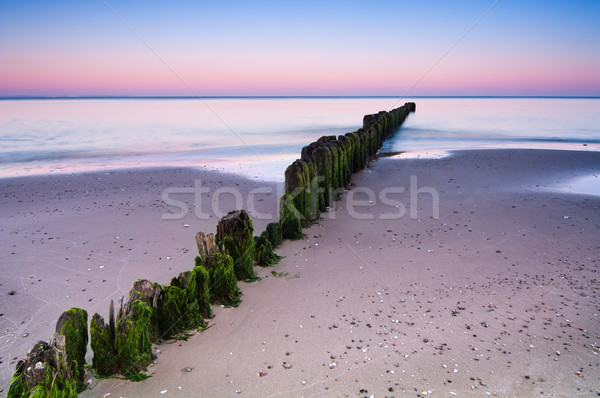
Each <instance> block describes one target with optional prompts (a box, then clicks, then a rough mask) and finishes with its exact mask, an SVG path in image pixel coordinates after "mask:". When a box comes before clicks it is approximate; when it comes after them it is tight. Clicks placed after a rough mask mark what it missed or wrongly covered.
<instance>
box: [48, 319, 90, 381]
mask: <svg viewBox="0 0 600 398" xmlns="http://www.w3.org/2000/svg"><path fill="white" fill-rule="evenodd" d="M55 331H56V334H59V335H63V336H65V351H66V354H67V365H68V369H69V371H70V373H71V376H72V377H73V379H74V380H76V381H77V384H78V389H79V390H82V389H83V388H84V384H83V379H84V376H85V353H86V350H87V344H88V314H87V311H86V310H84V309H81V308H71V309H69V310H67V311H65V312H63V313H62V314H61V316H60V317H59V318H58V321H57V322H56V330H55Z"/></svg>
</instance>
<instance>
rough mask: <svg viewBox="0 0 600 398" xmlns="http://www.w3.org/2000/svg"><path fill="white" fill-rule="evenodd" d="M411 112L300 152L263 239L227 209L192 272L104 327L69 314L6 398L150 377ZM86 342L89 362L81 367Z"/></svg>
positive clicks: (147, 285)
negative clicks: (165, 353) (170, 349)
mask: <svg viewBox="0 0 600 398" xmlns="http://www.w3.org/2000/svg"><path fill="white" fill-rule="evenodd" d="M414 111H415V104H414V103H406V104H405V105H403V106H402V107H400V108H397V109H394V110H392V111H390V112H386V111H382V112H379V113H377V114H372V115H365V116H364V118H363V127H362V128H361V129H359V130H357V131H355V132H351V133H347V134H345V135H340V136H338V137H335V136H325V137H321V138H320V139H319V140H317V141H316V142H314V143H311V144H310V145H308V146H306V147H304V148H303V149H302V151H301V158H300V159H298V160H296V161H295V162H293V163H292V164H291V165H290V166H289V167H288V168H287V169H286V171H285V193H284V195H283V196H282V197H281V198H280V203H281V207H280V217H279V220H278V221H275V222H272V223H270V224H268V225H267V227H266V229H265V231H263V232H262V233H261V235H260V236H253V232H254V229H253V225H252V220H251V219H250V217H249V216H248V214H247V213H246V211H245V210H233V211H231V212H230V213H228V214H227V215H225V216H224V217H222V218H221V220H220V221H219V223H218V225H217V229H216V233H215V234H212V233H209V234H205V233H202V232H199V233H198V234H197V235H196V243H197V245H198V252H199V256H198V257H196V259H195V263H194V265H193V268H192V269H191V270H189V271H185V272H182V273H180V274H179V275H178V276H175V277H173V278H172V280H171V281H170V283H169V284H168V285H160V284H158V283H153V282H150V281H148V280H145V279H142V280H137V281H136V282H135V283H134V285H133V287H132V289H131V290H130V292H129V294H128V296H127V298H122V299H121V301H120V302H119V303H118V304H117V305H116V306H115V303H113V302H112V301H111V303H110V306H109V316H108V319H106V320H105V319H104V318H103V317H101V316H100V315H99V314H94V315H93V316H92V317H91V319H90V320H89V322H88V313H87V311H86V310H85V309H82V308H71V309H69V310H67V311H65V312H64V313H63V314H62V315H61V316H60V317H59V319H58V321H57V323H56V329H55V333H54V335H53V337H52V339H50V340H49V341H47V342H46V341H40V342H38V343H36V344H35V345H34V347H33V348H32V349H31V350H30V352H29V353H28V354H27V357H26V358H25V359H23V360H20V361H19V362H18V363H17V365H16V369H15V373H14V374H13V378H12V381H11V384H10V387H9V391H8V394H7V396H8V397H10V398H13V397H29V396H61V397H76V396H77V392H79V391H82V390H83V389H85V388H86V387H87V386H86V383H85V378H86V370H87V369H91V371H92V373H93V374H95V375H97V376H100V377H107V376H112V375H122V376H124V377H126V378H129V379H132V380H138V381H139V380H142V379H144V378H146V377H148V376H147V375H146V374H145V373H144V372H145V370H146V369H147V367H148V365H149V364H150V363H151V361H152V360H153V353H152V344H159V343H161V342H162V341H164V340H167V339H174V338H175V339H181V338H186V337H187V336H189V331H193V330H202V329H203V328H205V327H207V323H206V320H207V319H210V318H211V317H212V316H213V314H212V311H211V307H210V305H211V304H214V303H218V304H222V305H226V306H235V305H237V304H238V303H239V302H240V294H241V292H240V290H239V288H238V281H246V282H250V281H253V280H256V279H257V277H256V275H255V273H254V270H253V268H254V267H255V266H256V265H260V266H269V265H272V264H275V263H277V262H278V261H279V257H278V256H277V255H276V254H275V252H274V248H276V247H277V246H279V244H280V243H281V241H282V239H301V238H302V237H303V234H302V228H303V227H307V226H309V225H310V224H312V223H313V222H314V221H316V220H317V219H318V217H319V214H320V213H321V212H324V211H326V209H327V207H328V206H329V205H330V204H331V203H332V202H333V201H334V200H336V199H337V198H339V197H340V196H341V194H342V192H343V191H344V189H345V188H346V187H347V186H348V184H349V183H350V179H351V177H352V174H353V173H355V172H357V171H360V170H361V169H363V168H364V167H365V166H366V165H367V161H368V159H369V157H370V156H372V155H375V154H376V153H377V151H378V150H379V148H380V147H381V145H382V143H383V141H384V140H385V139H386V138H388V137H389V136H391V135H392V134H394V133H395V132H396V131H397V129H398V128H399V127H400V126H401V125H402V123H403V122H404V120H405V119H406V117H407V116H408V115H409V114H410V113H411V112H414ZM88 325H89V326H88ZM88 341H89V342H90V345H91V348H92V351H93V357H92V360H91V363H90V364H87V365H86V362H85V356H86V352H87V346H88Z"/></svg>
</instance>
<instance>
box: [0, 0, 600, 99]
mask: <svg viewBox="0 0 600 398" xmlns="http://www.w3.org/2000/svg"><path fill="white" fill-rule="evenodd" d="M598 21H600V1H597V0H592V1H577V0H575V1H548V0H546V1H538V0H530V1H522V0H476V1H467V0H456V1H442V0H439V1H424V0H423V1H415V0H411V1H404V0H396V1H377V0H375V1H370V2H366V1H310V0H307V1H302V2H295V1H289V2H288V1H236V0H232V1H226V2H204V1H187V0H180V1H163V0H161V1H154V0H144V1H134V0H85V1H81V0H73V1H71V0H53V1H47V0H42V1H38V0H24V1H18V0H0V96H4V97H6V96H88V95H89V96H122V95H124V96H154V95H156V96H179V95H182V96H214V95H216V96H219V95H224V96H229V95H265V96H270V95H292V96H293V95H391V96H419V95H450V96H452V95H535V96H537V95H540V96H555V95H556V96H600V23H598Z"/></svg>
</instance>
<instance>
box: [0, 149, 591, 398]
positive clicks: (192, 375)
mask: <svg viewBox="0 0 600 398" xmlns="http://www.w3.org/2000/svg"><path fill="white" fill-rule="evenodd" d="M599 170H600V153H598V152H573V151H540V150H487V151H463V152H456V153H454V154H453V155H452V156H449V157H444V158H440V159H402V158H401V156H399V157H398V156H396V157H389V158H385V157H382V158H379V159H377V160H376V161H374V162H371V164H370V166H369V168H367V169H366V170H364V171H362V172H360V173H358V174H356V175H355V176H354V177H353V180H352V181H353V186H352V189H353V191H351V192H348V191H347V192H346V193H345V194H344V196H343V197H342V199H341V200H340V201H338V202H336V203H335V209H334V210H332V211H331V212H328V213H324V214H322V220H320V221H319V222H318V223H316V224H315V225H313V226H312V227H310V228H307V229H305V230H304V232H305V234H306V237H305V239H304V240H300V241H286V242H284V243H283V244H282V246H281V247H280V248H279V249H278V250H277V252H278V254H280V255H283V256H285V258H283V259H282V260H281V262H280V263H279V264H277V265H276V266H274V267H270V268H265V269H263V268H260V267H257V268H256V271H257V273H258V275H260V276H261V277H262V279H261V280H260V281H257V282H254V283H244V282H240V283H239V286H240V288H241V289H242V291H243V297H242V300H243V301H242V303H241V304H240V306H239V307H237V308H221V307H218V306H217V307H215V308H214V312H215V318H214V319H212V320H210V321H209V325H210V327H209V328H208V329H207V330H205V331H203V332H201V333H197V334H195V335H194V336H192V337H191V338H190V339H189V340H188V341H176V342H173V343H171V344H162V345H159V346H156V347H155V349H156V350H157V355H158V357H157V360H156V363H155V364H154V365H152V366H151V367H150V368H149V373H150V374H151V375H152V377H151V378H149V379H147V380H144V381H143V382H140V383H133V382H129V381H124V380H118V379H106V380H101V381H99V382H97V381H96V380H93V383H92V389H91V390H88V391H86V392H84V393H82V394H81V396H83V397H101V396H105V394H108V393H110V397H147V396H157V397H158V396H161V397H168V396H180V397H192V396H195V397H200V396H201V397H222V396H248V397H269V396H282V397H310V396H327V397H329V396H370V395H374V396H375V397H384V396H418V395H421V396H425V395H427V396H446V397H447V396H474V395H477V396H479V395H482V396H483V395H487V394H488V393H489V394H491V395H492V396H501V397H504V396H521V397H529V396H596V394H597V393H598V392H600V380H599V379H598V376H597V375H598V374H599V372H600V356H599V354H600V352H599V349H598V347H600V315H599V313H600V290H599V288H600V285H599V283H598V269H599V267H600V263H599V262H600V256H599V254H600V239H599V238H600V196H591V195H584V194H576V193H568V192H567V190H568V187H569V185H570V181H572V180H573V179H574V178H576V177H580V176H588V175H591V174H593V173H596V175H597V173H598V171H599ZM195 173H198V172H192V171H190V170H177V171H171V170H152V171H136V172H121V173H115V175H106V176H104V175H102V176H100V175H85V176H81V177H69V178H60V177H51V178H46V179H39V180H27V181H25V180H19V184H17V185H15V184H12V185H10V186H7V185H6V183H5V182H3V185H2V187H3V197H2V200H3V209H8V210H9V212H6V211H3V213H2V216H1V226H0V228H1V229H2V231H1V232H2V234H3V241H6V240H7V241H8V243H9V244H8V245H5V244H3V248H2V251H3V255H2V258H3V265H2V270H3V271H2V277H1V281H0V284H1V285H2V286H0V289H2V290H1V291H0V293H1V294H2V296H1V297H0V302H1V303H2V307H1V308H2V312H3V315H2V317H0V326H1V331H2V345H1V346H0V349H1V351H0V356H2V359H1V361H2V362H3V363H2V364H1V365H0V366H1V372H2V373H1V377H2V381H3V384H2V385H3V386H4V389H5V391H6V388H7V387H6V386H7V383H8V380H9V377H10V374H11V373H12V371H13V370H14V364H12V363H11V362H13V360H12V358H13V357H18V358H21V357H23V356H24V354H25V352H26V351H27V349H29V348H31V346H33V344H34V343H35V342H36V341H37V340H38V339H48V338H49V337H50V336H51V334H52V331H53V327H54V322H55V320H56V318H57V317H58V315H59V314H60V312H62V310H64V309H67V308H69V307H72V306H81V307H83V308H86V309H87V310H88V312H89V314H90V316H91V315H92V314H93V313H94V312H99V313H100V314H104V313H106V312H107V307H108V301H109V300H110V299H111V298H112V299H115V298H117V297H118V296H120V295H122V294H125V293H126V292H128V290H129V289H130V287H131V284H132V282H133V281H134V280H135V279H137V278H148V279H150V280H152V281H158V282H161V283H166V282H168V280H169V279H170V277H172V276H174V275H176V274H177V272H179V271H182V270H185V269H189V268H191V265H192V260H193V257H194V256H195V255H196V249H195V243H194V240H193V238H194V234H195V233H196V232H197V231H205V232H213V231H214V228H215V225H216V222H217V220H218V217H213V218H211V219H209V220H197V219H196V218H195V217H193V216H192V215H191V214H190V215H188V217H186V218H185V219H183V220H169V221H165V220H162V219H161V215H162V214H164V213H165V211H166V210H167V209H168V207H167V206H166V205H165V204H164V203H163V202H162V201H161V196H160V195H161V192H162V191H163V190H164V189H165V188H166V187H167V186H191V185H193V180H194V179H195V178H198V177H197V175H196V174H195ZM411 176H414V177H413V178H412V181H413V185H412V186H411ZM113 177H114V178H113ZM95 178H102V180H101V181H103V182H99V185H97V184H96V183H94V184H93V185H90V187H89V190H88V192H87V193H85V191H84V190H83V188H82V187H84V186H88V185H87V184H88V183H89V182H93V181H94V179H95ZM206 178H207V179H209V180H211V181H212V184H214V188H213V189H216V188H217V187H219V186H221V184H219V183H218V181H221V182H222V183H223V184H235V183H238V184H240V185H239V186H241V187H242V188H240V189H242V190H245V191H246V192H247V191H249V190H251V189H252V188H256V187H258V186H259V185H260V183H259V182H250V181H246V180H243V179H234V178H233V177H231V176H225V177H220V176H219V175H218V174H214V175H211V177H210V178H208V177H206ZM23 181H25V182H23ZM28 181H29V182H31V181H34V183H33V184H31V183H29V182H28ZM54 181H56V183H54ZM86 181H87V182H86ZM67 183H69V184H75V185H74V186H73V187H70V186H69V185H67ZM20 184H24V185H23V186H21V185H20ZM42 184H44V185H42ZM78 184H79V185H78ZM271 186H273V185H271ZM400 187H403V188H404V192H400V191H401V189H399V188H400ZM390 188H392V190H390ZM121 189H123V191H121ZM561 189H562V191H561ZM53 192H57V193H60V195H56V194H54V193H53ZM369 192H372V193H373V196H372V197H369ZM417 192H419V194H418V195H417ZM380 194H383V197H382V196H380ZM271 196H276V195H275V194H273V195H271ZM438 198H439V216H438V214H437V213H436V211H435V206H434V205H435V204H436V203H437V199H438ZM264 199H265V200H263V201H261V202H258V203H260V205H261V206H263V207H262V208H259V209H258V210H259V211H257V213H268V212H272V211H274V210H273V207H274V205H275V203H276V202H275V200H274V199H273V198H271V197H270V196H269V195H266V194H265V198H264ZM348 199H353V200H354V202H352V201H351V202H349V201H348ZM18 200H22V202H18ZM232 202H233V201H232ZM352 204H353V205H352ZM110 205H112V206H110ZM226 206H227V204H226V203H223V206H222V207H223V209H224V210H225V209H226ZM88 208H89V209H88ZM403 209H404V210H405V214H403V215H402V214H401V213H402V211H403ZM411 211H412V213H411ZM127 214H128V215H127ZM400 216H401V217H400ZM269 221H270V220H263V221H255V227H256V231H255V234H258V232H260V231H261V230H262V228H264V225H266V223H267V222H269ZM183 223H186V224H187V225H189V227H184V224H183ZM46 233H47V235H45V234H46ZM116 236H118V237H119V238H118V239H117V238H116ZM50 238H54V239H52V240H50ZM59 238H60V239H59ZM130 239H133V240H130ZM12 253H14V254H12ZM167 257H169V258H170V259H169V260H167ZM67 258H68V259H67ZM101 267H102V268H101ZM272 271H276V273H277V274H276V275H273V274H272V273H271V272H272ZM84 289H85V291H84ZM12 291H14V292H15V293H14V294H13V295H10V294H9V292H12ZM67 296H68V297H67ZM90 299H91V300H92V301H88V300H90ZM25 333H29V335H28V336H27V337H23V335H24V334H25Z"/></svg>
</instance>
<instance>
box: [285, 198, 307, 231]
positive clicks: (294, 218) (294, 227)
mask: <svg viewBox="0 0 600 398" xmlns="http://www.w3.org/2000/svg"><path fill="white" fill-rule="evenodd" d="M279 226H280V229H281V236H282V238H283V239H292V240H298V239H302V238H303V237H304V235H303V234H302V215H301V214H300V212H299V211H298V210H297V209H296V207H295V206H294V199H293V197H292V196H291V195H289V194H285V195H283V196H282V197H281V199H280V201H279Z"/></svg>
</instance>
